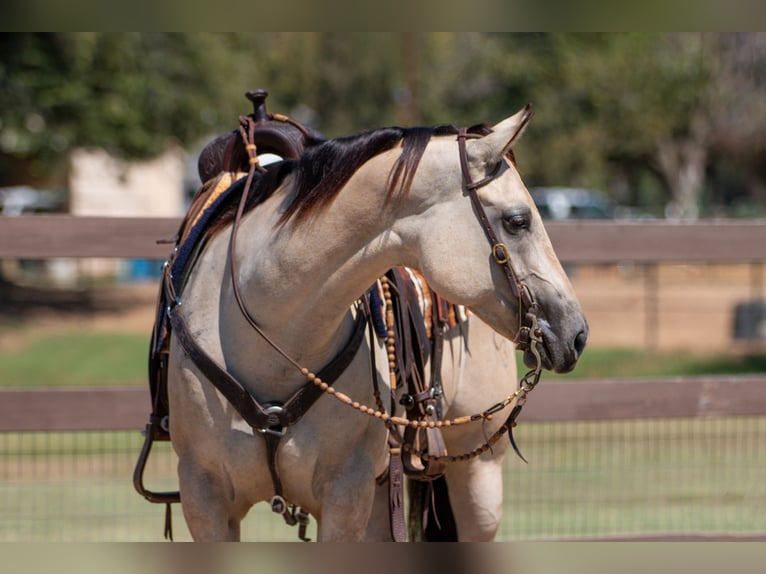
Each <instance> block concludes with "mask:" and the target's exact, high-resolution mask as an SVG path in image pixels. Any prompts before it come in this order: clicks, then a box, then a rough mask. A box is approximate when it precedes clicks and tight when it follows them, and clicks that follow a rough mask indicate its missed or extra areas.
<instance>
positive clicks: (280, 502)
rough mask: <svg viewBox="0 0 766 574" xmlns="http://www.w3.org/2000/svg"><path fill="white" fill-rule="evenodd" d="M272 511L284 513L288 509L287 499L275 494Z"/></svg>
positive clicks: (272, 500)
mask: <svg viewBox="0 0 766 574" xmlns="http://www.w3.org/2000/svg"><path fill="white" fill-rule="evenodd" d="M271 511H272V512H275V513H277V514H284V513H285V512H286V511H287V501H286V500H285V499H284V498H282V497H281V496H279V495H278V494H275V495H274V496H273V497H272V499H271Z"/></svg>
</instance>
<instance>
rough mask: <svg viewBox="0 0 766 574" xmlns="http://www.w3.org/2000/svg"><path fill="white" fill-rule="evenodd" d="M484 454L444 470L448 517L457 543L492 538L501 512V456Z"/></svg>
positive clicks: (489, 539)
mask: <svg viewBox="0 0 766 574" xmlns="http://www.w3.org/2000/svg"><path fill="white" fill-rule="evenodd" d="M486 456H487V455H484V456H483V457H481V458H478V459H474V460H472V461H469V462H465V463H456V464H453V465H451V466H450V467H449V468H448V469H447V473H446V475H445V476H446V479H447V488H448V490H449V500H450V505H451V506H452V514H453V516H454V517H455V522H456V524H457V532H458V538H459V540H460V541H461V542H464V541H468V542H485V541H491V540H493V539H494V538H495V534H496V533H497V528H498V526H499V525H500V517H501V515H502V510H503V475H502V466H503V456H502V454H499V455H498V456H494V457H492V458H489V459H486V458H484V457H486Z"/></svg>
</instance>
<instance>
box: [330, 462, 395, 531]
mask: <svg viewBox="0 0 766 574" xmlns="http://www.w3.org/2000/svg"><path fill="white" fill-rule="evenodd" d="M328 470H329V471H330V473H326V471H328ZM322 474H323V475H324V474H326V475H327V476H328V477H330V476H333V475H334V477H335V478H334V479H330V480H327V481H324V484H325V485H326V486H325V489H324V492H323V496H322V497H321V510H320V516H319V517H317V540H318V541H320V542H333V541H335V542H360V541H362V540H363V539H364V538H365V535H366V531H367V527H368V523H369V521H370V516H371V514H372V511H373V506H376V505H375V504H374V503H375V502H376V500H375V499H376V492H375V491H376V489H377V484H376V482H375V475H374V468H373V465H372V464H370V461H369V460H366V457H359V456H349V459H348V461H347V462H346V463H344V464H343V466H342V467H340V468H338V467H335V469H325V472H323V473H322ZM317 478H318V477H317ZM315 480H316V478H315ZM380 498H382V496H381V497H380ZM378 502H379V501H378ZM378 511H380V508H378Z"/></svg>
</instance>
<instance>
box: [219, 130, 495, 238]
mask: <svg viewBox="0 0 766 574" xmlns="http://www.w3.org/2000/svg"><path fill="white" fill-rule="evenodd" d="M489 131H490V130H489V129H488V128H486V127H485V126H483V125H477V126H473V127H472V128H469V132H470V133H476V134H481V135H484V134H486V133H489ZM457 132H458V130H457V128H456V127H455V126H453V125H442V126H433V127H413V128H399V127H388V128H380V129H377V130H374V131H368V132H363V133H360V134H357V135H353V136H345V137H340V138H336V139H330V140H323V141H318V142H316V143H313V145H310V146H309V147H307V148H306V149H305V150H304V151H303V154H302V155H301V157H300V158H299V159H297V160H283V161H281V162H279V163H277V164H274V165H272V166H270V167H269V169H268V171H267V172H266V173H264V174H263V175H261V176H260V177H258V178H257V179H256V181H255V182H254V184H253V189H252V191H251V192H250V195H249V197H248V201H247V204H246V205H245V211H246V212H247V211H250V210H251V209H253V208H254V207H256V206H257V205H259V204H261V203H263V202H264V201H266V200H267V199H268V198H269V197H271V195H273V193H274V192H275V191H276V190H277V189H278V188H279V187H280V186H281V185H282V183H283V182H284V180H285V179H286V178H287V177H288V175H292V176H293V179H292V182H291V185H292V192H293V194H292V199H291V200H290V203H289V204H288V205H287V206H286V208H285V211H284V213H282V215H281V217H280V218H279V221H278V223H277V225H283V224H285V223H286V222H287V221H289V220H293V221H294V222H295V223H296V224H300V223H301V222H304V221H306V220H307V219H310V218H311V217H312V216H314V215H316V214H318V213H320V212H321V211H322V210H323V209H324V208H326V207H327V206H329V205H330V203H332V201H333V200H334V199H335V198H336V197H337V195H338V193H339V192H340V190H341V189H342V188H343V186H344V185H345V184H346V183H347V182H348V180H349V179H351V177H352V176H353V175H354V173H355V172H356V171H357V170H358V169H359V168H360V167H361V166H362V165H363V164H364V163H366V162H367V161H369V160H370V159H372V158H373V157H375V156H377V155H379V154H381V153H383V152H385V151H388V150H390V149H392V148H394V147H395V146H396V145H398V144H399V143H400V142H401V144H402V153H401V155H400V156H399V158H398V159H397V160H396V162H395V163H394V165H393V167H392V168H391V171H390V173H389V176H388V191H387V201H388V200H390V199H392V198H393V197H395V196H397V195H399V196H406V194H407V193H408V192H409V189H410V187H411V185H412V181H413V179H414V177H415V171H416V170H417V168H418V165H419V163H420V160H421V158H422V157H423V153H424V152H425V149H426V146H427V145H428V142H429V141H430V140H431V138H432V137H434V136H444V135H454V134H457ZM235 185H239V186H240V187H242V188H244V185H242V183H241V181H240V182H238V183H237V184H235ZM232 195H233V197H234V198H236V197H240V196H241V191H240V192H237V193H234V194H232ZM235 211H236V202H235V201H232V205H230V206H229V207H228V208H227V209H226V210H225V211H224V212H223V213H222V214H221V217H220V218H219V219H218V220H217V221H216V223H215V224H214V226H213V229H212V231H213V232H217V231H219V230H220V229H223V228H224V227H225V226H226V225H228V224H229V223H231V221H232V220H233V218H234V213H235Z"/></svg>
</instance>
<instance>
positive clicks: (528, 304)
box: [457, 128, 543, 392]
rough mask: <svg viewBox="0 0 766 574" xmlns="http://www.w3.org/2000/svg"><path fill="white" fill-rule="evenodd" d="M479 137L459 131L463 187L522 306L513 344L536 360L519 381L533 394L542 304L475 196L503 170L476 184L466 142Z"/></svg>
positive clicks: (537, 376) (539, 364)
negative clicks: (533, 293) (515, 265)
mask: <svg viewBox="0 0 766 574" xmlns="http://www.w3.org/2000/svg"><path fill="white" fill-rule="evenodd" d="M479 137H481V136H479V135H474V134H469V133H468V131H467V130H466V129H465V128H460V129H459V130H458V135H457V143H458V150H459V153H460V170H461V171H462V174H463V186H464V187H465V190H466V192H467V193H468V196H469V197H470V198H471V204H472V205H473V209H474V212H475V213H476V217H477V218H478V220H479V223H481V227H482V229H483V230H484V234H485V235H486V236H487V240H488V241H489V244H490V245H491V246H492V259H494V261H495V263H497V264H498V265H499V266H500V268H501V269H502V270H503V273H504V275H505V278H506V280H507V282H508V286H509V287H510V289H511V294H512V295H513V297H514V298H515V299H516V300H517V301H518V304H519V331H518V335H517V336H516V340H515V341H514V343H516V348H517V349H519V350H522V351H526V350H529V351H530V352H531V353H532V355H533V356H534V359H535V366H534V367H533V368H532V370H531V371H529V372H528V373H527V374H526V375H524V377H522V380H521V382H520V388H522V389H524V390H525V391H526V392H528V391H531V390H532V388H534V386H535V385H536V384H537V382H538V381H539V380H540V373H541V371H542V358H541V357H540V346H541V345H542V343H543V339H542V336H543V334H542V330H541V329H540V327H539V326H538V324H537V314H538V313H539V311H540V305H539V304H538V303H537V301H535V298H534V296H533V295H532V292H531V291H530V290H529V287H528V286H527V285H526V284H525V283H523V282H522V281H521V280H520V279H519V276H518V274H517V273H516V271H515V270H514V269H513V264H512V263H511V256H510V252H509V251H508V247H506V245H505V244H504V243H502V242H501V241H500V240H499V239H498V238H497V235H496V234H495V230H494V229H492V225H491V223H490V222H489V217H487V212H486V211H485V209H484V206H483V205H482V204H481V200H480V199H479V195H478V194H477V193H476V190H477V189H479V188H481V187H484V186H485V185H487V184H488V183H490V182H491V181H493V180H494V179H495V177H496V176H497V172H498V170H499V168H500V164H498V166H497V168H496V169H495V170H494V171H493V172H492V173H490V174H489V175H488V176H487V177H485V178H483V179H481V180H479V181H473V179H472V178H471V172H470V170H469V168H468V153H467V151H466V143H465V142H466V139H468V138H472V139H475V138H479ZM522 316H523V320H522Z"/></svg>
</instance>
